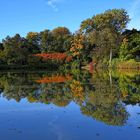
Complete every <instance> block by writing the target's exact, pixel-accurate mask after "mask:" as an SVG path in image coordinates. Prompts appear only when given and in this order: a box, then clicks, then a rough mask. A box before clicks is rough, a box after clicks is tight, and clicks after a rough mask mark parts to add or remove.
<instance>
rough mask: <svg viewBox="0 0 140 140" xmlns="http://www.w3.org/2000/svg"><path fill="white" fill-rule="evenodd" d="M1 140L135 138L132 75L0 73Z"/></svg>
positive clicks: (139, 94) (139, 83)
mask: <svg viewBox="0 0 140 140" xmlns="http://www.w3.org/2000/svg"><path fill="white" fill-rule="evenodd" d="M0 93H1V94H0V96H1V97H0V138H1V139H2V140H39V139H42V140H45V139H48V140H86V139H87V140H94V139H95V140H96V139H97V140H98V139H99V140H118V139H120V140H123V139H127V140H132V139H133V140H139V138H140V106H139V105H140V104H139V103H140V75H139V73H137V72H94V73H88V72H86V71H79V70H73V71H70V72H69V71H66V72H63V73H62V72H47V71H45V72H1V73H0Z"/></svg>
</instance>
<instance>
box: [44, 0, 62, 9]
mask: <svg viewBox="0 0 140 140" xmlns="http://www.w3.org/2000/svg"><path fill="white" fill-rule="evenodd" d="M62 1H63V0H47V2H46V3H47V5H48V6H50V7H51V8H52V9H53V10H54V11H55V12H58V7H57V4H58V3H60V2H62Z"/></svg>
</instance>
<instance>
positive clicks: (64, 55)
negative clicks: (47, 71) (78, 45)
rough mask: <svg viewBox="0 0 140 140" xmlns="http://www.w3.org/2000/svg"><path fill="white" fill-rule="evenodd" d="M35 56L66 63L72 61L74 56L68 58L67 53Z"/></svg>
mask: <svg viewBox="0 0 140 140" xmlns="http://www.w3.org/2000/svg"><path fill="white" fill-rule="evenodd" d="M33 56H37V57H42V58H43V59H44V60H66V62H70V61H71V60H72V56H68V55H67V53H40V54H33Z"/></svg>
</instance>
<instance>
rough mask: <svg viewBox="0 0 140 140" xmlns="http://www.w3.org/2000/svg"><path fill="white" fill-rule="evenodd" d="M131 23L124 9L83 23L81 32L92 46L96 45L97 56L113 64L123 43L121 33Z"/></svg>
mask: <svg viewBox="0 0 140 140" xmlns="http://www.w3.org/2000/svg"><path fill="white" fill-rule="evenodd" d="M128 22H129V16H128V14H127V12H126V11H125V10H124V9H112V10H107V11H105V12H104V13H102V14H98V15H96V16H93V17H92V18H90V19H87V20H85V21H83V22H82V23H81V28H80V31H81V32H83V33H84V34H85V36H86V37H87V40H88V41H89V43H90V44H91V45H95V46H96V48H95V51H96V52H95V54H93V55H95V56H97V57H96V58H98V59H99V60H102V61H103V58H105V57H106V59H107V60H109V61H108V62H109V64H111V60H112V57H115V56H116V53H117V52H118V49H119V45H120V43H121V33H122V32H123V31H124V29H125V28H126V25H127V23H128Z"/></svg>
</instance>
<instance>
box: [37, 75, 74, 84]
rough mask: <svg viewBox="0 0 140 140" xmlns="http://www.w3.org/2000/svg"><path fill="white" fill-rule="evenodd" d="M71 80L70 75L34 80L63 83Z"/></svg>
mask: <svg viewBox="0 0 140 140" xmlns="http://www.w3.org/2000/svg"><path fill="white" fill-rule="evenodd" d="M70 80H72V76H70V75H66V76H58V75H57V76H52V77H44V78H42V79H40V80H36V82H37V83H64V82H66V81H70Z"/></svg>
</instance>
